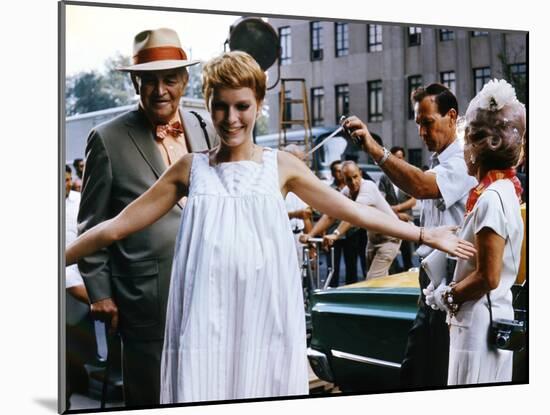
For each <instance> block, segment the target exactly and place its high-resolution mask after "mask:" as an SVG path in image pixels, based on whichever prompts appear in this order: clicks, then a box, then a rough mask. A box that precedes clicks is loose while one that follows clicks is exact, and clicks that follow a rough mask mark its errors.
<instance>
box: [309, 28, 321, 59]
mask: <svg viewBox="0 0 550 415" xmlns="http://www.w3.org/2000/svg"><path fill="white" fill-rule="evenodd" d="M309 38H310V59H311V60H312V61H320V60H322V59H323V27H322V26H321V22H311V23H310V24H309Z"/></svg>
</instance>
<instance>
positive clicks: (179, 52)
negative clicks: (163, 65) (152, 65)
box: [133, 46, 187, 65]
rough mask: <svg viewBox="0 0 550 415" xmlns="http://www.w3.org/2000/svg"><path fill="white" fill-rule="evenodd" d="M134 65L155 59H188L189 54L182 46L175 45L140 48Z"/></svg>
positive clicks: (135, 56)
mask: <svg viewBox="0 0 550 415" xmlns="http://www.w3.org/2000/svg"><path fill="white" fill-rule="evenodd" d="M133 60H134V65H138V64H140V63H147V62H153V61H164V60H183V61H186V60H187V55H186V54H185V52H184V51H183V49H182V48H178V47H175V46H159V47H156V48H148V49H142V50H140V51H139V52H138V53H137V54H136V55H134V58H133Z"/></svg>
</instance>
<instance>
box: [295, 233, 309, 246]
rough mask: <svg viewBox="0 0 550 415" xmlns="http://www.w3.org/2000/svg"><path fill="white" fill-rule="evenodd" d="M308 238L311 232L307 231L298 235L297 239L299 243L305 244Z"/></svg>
mask: <svg viewBox="0 0 550 415" xmlns="http://www.w3.org/2000/svg"><path fill="white" fill-rule="evenodd" d="M309 238H311V234H309V233H303V234H301V235H300V237H299V238H298V240H299V241H300V243H301V244H304V245H305V244H307V243H308V240H309Z"/></svg>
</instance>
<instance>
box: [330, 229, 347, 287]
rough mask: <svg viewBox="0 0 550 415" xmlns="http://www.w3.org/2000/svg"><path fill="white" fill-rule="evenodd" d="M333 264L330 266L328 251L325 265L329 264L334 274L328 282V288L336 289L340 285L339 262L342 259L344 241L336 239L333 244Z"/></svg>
mask: <svg viewBox="0 0 550 415" xmlns="http://www.w3.org/2000/svg"><path fill="white" fill-rule="evenodd" d="M333 248H334V264H330V261H331V258H330V251H328V252H327V254H326V255H327V264H330V265H331V267H332V269H333V270H334V273H333V274H332V279H331V280H330V283H329V286H330V287H333V288H335V287H338V285H340V260H341V259H342V250H343V249H344V239H338V240H336V241H335V242H334V245H333Z"/></svg>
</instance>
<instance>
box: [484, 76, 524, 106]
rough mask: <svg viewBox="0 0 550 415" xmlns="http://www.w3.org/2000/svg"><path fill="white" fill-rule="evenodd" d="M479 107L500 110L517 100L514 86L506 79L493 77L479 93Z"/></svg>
mask: <svg viewBox="0 0 550 415" xmlns="http://www.w3.org/2000/svg"><path fill="white" fill-rule="evenodd" d="M476 98H477V101H478V103H477V104H478V105H477V106H478V108H481V109H485V110H489V111H499V110H501V109H502V108H503V107H504V106H505V105H507V104H511V103H512V102H514V101H516V100H517V98H516V91H515V90H514V87H512V85H510V84H509V83H508V82H506V81H505V80H504V79H500V80H499V79H493V80H491V81H489V82H487V83H486V84H485V85H484V86H483V88H482V90H481V91H480V92H479V93H478V94H477V97H476Z"/></svg>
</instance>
